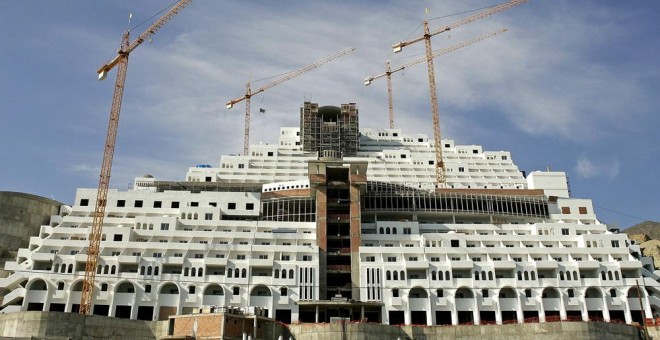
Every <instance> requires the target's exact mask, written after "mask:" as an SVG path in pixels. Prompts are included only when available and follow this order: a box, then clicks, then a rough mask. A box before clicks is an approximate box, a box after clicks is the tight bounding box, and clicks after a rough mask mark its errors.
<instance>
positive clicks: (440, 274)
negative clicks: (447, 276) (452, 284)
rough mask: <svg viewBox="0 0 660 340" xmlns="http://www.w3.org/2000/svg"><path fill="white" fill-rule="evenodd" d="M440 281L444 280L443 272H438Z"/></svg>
mask: <svg viewBox="0 0 660 340" xmlns="http://www.w3.org/2000/svg"><path fill="white" fill-rule="evenodd" d="M438 280H444V278H443V277H442V270H440V271H438Z"/></svg>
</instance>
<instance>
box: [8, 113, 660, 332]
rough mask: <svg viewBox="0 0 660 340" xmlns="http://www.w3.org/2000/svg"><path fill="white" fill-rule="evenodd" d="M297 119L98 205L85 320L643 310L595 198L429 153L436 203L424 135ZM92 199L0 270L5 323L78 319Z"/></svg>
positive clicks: (560, 315) (491, 157) (479, 316)
mask: <svg viewBox="0 0 660 340" xmlns="http://www.w3.org/2000/svg"><path fill="white" fill-rule="evenodd" d="M300 117H301V118H300V127H295V128H282V129H281V130H280V135H279V142H278V144H277V145H268V144H259V145H253V146H252V147H251V149H250V153H249V155H243V156H222V157H221V160H220V164H219V165H218V166H217V167H211V166H208V165H200V166H196V167H191V168H189V169H188V172H187V175H186V179H185V181H178V182H174V181H159V180H156V179H154V178H152V177H151V176H145V177H140V178H137V179H136V180H135V183H134V188H133V189H132V190H127V191H118V190H111V191H110V192H109V194H108V204H107V208H106V217H105V224H104V227H103V238H102V243H101V254H100V258H99V266H98V271H97V275H96V288H95V297H94V307H93V313H94V314H100V315H108V316H114V317H121V318H131V319H142V320H163V319H166V318H167V317H168V316H170V315H180V314H190V313H193V312H195V311H198V310H199V309H200V308H203V307H205V306H234V307H239V308H246V309H249V307H254V306H258V307H262V308H263V310H264V311H265V313H266V314H267V315H268V316H270V317H273V318H275V319H277V320H280V321H282V322H285V323H290V322H328V321H331V320H332V319H333V318H337V317H342V318H350V319H351V320H368V321H369V322H379V323H385V324H427V325H450V324H454V325H456V324H462V323H475V324H486V323H498V324H501V323H515V322H525V320H532V321H540V322H545V321H551V320H560V319H562V320H563V319H579V320H589V319H591V320H594V319H597V320H601V319H604V320H607V321H610V320H611V321H615V320H618V321H621V322H626V323H631V322H633V321H641V319H642V318H643V317H644V316H646V317H651V315H652V313H653V312H654V311H655V309H656V306H657V305H658V301H659V300H658V298H657V297H655V296H654V295H655V294H656V293H657V292H658V283H657V281H655V280H654V279H652V278H649V277H647V275H646V274H649V275H651V274H650V272H649V271H648V270H649V269H651V270H652V268H651V267H648V263H643V262H642V261H640V260H638V259H637V256H638V254H639V249H638V248H637V246H633V245H631V244H630V243H629V240H628V239H627V236H626V235H625V234H618V233H617V232H616V231H610V230H608V227H607V226H606V225H605V224H603V223H601V222H599V221H598V219H597V218H596V215H595V214H594V209H593V206H592V203H591V200H589V199H580V198H572V197H570V192H569V188H568V183H567V177H566V175H565V173H563V172H531V173H529V174H528V175H525V174H524V173H522V172H521V171H520V170H519V169H518V168H517V167H516V165H515V164H514V163H513V162H512V158H511V155H510V153H509V152H506V151H484V150H483V149H482V147H481V146H478V145H456V144H454V141H452V140H443V142H442V143H443V145H442V151H443V157H444V160H445V164H446V178H447V180H446V181H447V185H446V187H444V188H439V189H437V188H435V185H434V183H435V170H434V166H435V164H433V163H434V160H435V155H434V148H433V141H432V140H430V139H428V138H427V137H426V136H424V135H420V134H406V133H403V132H402V131H401V130H399V129H385V130H375V129H362V130H360V129H359V125H358V109H357V107H356V105H355V104H343V105H341V106H340V107H337V106H323V107H319V106H318V104H315V103H309V102H306V103H304V104H303V106H302V107H301V110H300ZM95 199H96V190H95V189H78V191H77V194H76V198H75V204H74V205H73V206H71V207H69V206H64V207H62V209H61V212H60V214H59V215H57V216H53V217H52V218H51V220H50V224H49V225H44V226H42V227H41V231H40V233H39V235H38V236H35V237H32V238H31V239H30V244H29V247H28V248H25V249H20V251H19V253H18V256H17V258H16V261H15V262H8V263H7V264H6V269H7V270H10V271H12V272H13V273H12V274H11V275H10V276H9V277H7V278H4V279H0V287H2V288H5V289H7V290H9V293H8V294H7V295H6V296H5V297H4V301H3V306H2V308H3V309H2V312H3V313H7V312H12V311H21V310H22V311H25V310H44V311H65V312H76V311H78V309H79V303H80V295H81V290H82V280H83V277H84V271H85V261H86V258H87V255H86V251H87V247H88V240H87V236H88V234H89V232H90V230H91V225H92V214H93V210H94V204H93V202H95ZM638 282H639V283H640V285H641V287H642V289H639V290H638V289H637V286H636V285H637V283H638ZM642 310H643V311H642ZM643 313H644V314H643Z"/></svg>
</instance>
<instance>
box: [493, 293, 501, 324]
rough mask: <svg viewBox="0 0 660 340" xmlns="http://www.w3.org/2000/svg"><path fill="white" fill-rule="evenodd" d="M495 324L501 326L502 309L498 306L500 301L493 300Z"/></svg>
mask: <svg viewBox="0 0 660 340" xmlns="http://www.w3.org/2000/svg"><path fill="white" fill-rule="evenodd" d="M495 323H496V324H498V325H501V324H502V307H501V306H500V299H499V298H498V299H497V300H495Z"/></svg>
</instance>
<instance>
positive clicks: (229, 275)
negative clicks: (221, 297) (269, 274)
mask: <svg viewBox="0 0 660 340" xmlns="http://www.w3.org/2000/svg"><path fill="white" fill-rule="evenodd" d="M275 272H277V270H276V271H275ZM233 273H234V271H233V270H231V268H229V270H227V277H228V278H230V279H231V277H232V275H233ZM275 278H277V275H275Z"/></svg>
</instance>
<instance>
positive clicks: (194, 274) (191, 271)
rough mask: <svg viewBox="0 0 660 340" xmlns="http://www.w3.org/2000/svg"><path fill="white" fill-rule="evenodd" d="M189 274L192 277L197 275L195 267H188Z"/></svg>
mask: <svg viewBox="0 0 660 340" xmlns="http://www.w3.org/2000/svg"><path fill="white" fill-rule="evenodd" d="M190 276H192V277H195V276H197V269H195V268H190Z"/></svg>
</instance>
